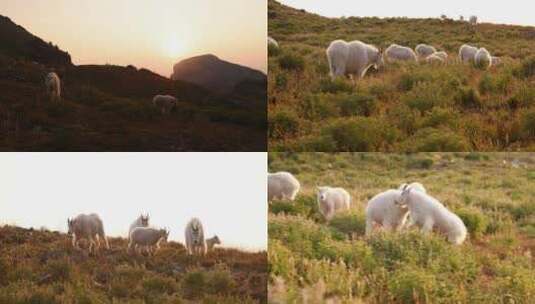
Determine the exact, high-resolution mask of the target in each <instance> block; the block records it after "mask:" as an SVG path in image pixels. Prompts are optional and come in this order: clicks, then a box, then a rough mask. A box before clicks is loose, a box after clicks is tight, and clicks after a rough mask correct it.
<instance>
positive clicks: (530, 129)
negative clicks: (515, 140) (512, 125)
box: [520, 109, 535, 138]
mask: <svg viewBox="0 0 535 304" xmlns="http://www.w3.org/2000/svg"><path fill="white" fill-rule="evenodd" d="M520 126H521V131H522V133H523V135H524V137H526V138H535V109H532V110H527V111H524V112H522V113H521V116H520Z"/></svg>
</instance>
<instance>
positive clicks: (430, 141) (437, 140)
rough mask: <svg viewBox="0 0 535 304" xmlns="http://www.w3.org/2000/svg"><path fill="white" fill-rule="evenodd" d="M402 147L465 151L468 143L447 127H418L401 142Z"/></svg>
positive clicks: (424, 149) (426, 150)
mask: <svg viewBox="0 0 535 304" xmlns="http://www.w3.org/2000/svg"><path fill="white" fill-rule="evenodd" d="M403 145H404V147H403V149H404V150H406V151H413V152H416V151H418V152H440V151H448V152H455V151H467V150H468V149H469V145H468V143H467V142H466V139H464V138H463V137H462V136H460V135H458V134H457V133H455V132H452V131H450V130H447V129H434V128H424V129H420V130H418V131H417V132H416V134H414V136H412V137H411V138H409V139H407V140H406V141H405V142H404V143H403Z"/></svg>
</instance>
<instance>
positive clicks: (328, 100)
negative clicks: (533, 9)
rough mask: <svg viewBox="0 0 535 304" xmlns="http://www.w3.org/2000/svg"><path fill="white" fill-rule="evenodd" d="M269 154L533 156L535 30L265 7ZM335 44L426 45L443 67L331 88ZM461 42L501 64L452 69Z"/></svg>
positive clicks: (381, 74)
mask: <svg viewBox="0 0 535 304" xmlns="http://www.w3.org/2000/svg"><path fill="white" fill-rule="evenodd" d="M268 16H269V20H268V26H269V30H268V32H269V35H270V36H271V37H273V38H275V39H276V40H277V41H278V42H279V45H280V48H279V49H273V48H271V49H270V52H269V75H268V121H269V149H270V151H396V152H397V151H472V150H474V151H487V150H488V151H496V150H507V151H516V150H524V151H525V150H534V149H535V28H533V27H522V26H511V25H497V24H486V23H483V24H478V25H477V26H476V27H472V26H470V25H469V24H468V23H466V22H460V21H453V20H440V19H431V18H429V19H408V18H386V19H380V18H375V17H366V18H360V17H359V18H357V17H348V18H325V17H321V16H318V15H315V14H311V13H308V12H305V11H304V10H297V9H293V8H290V7H287V6H284V5H281V4H279V3H278V2H276V1H273V0H269V2H268ZM335 39H344V40H347V41H351V40H361V41H364V42H366V43H370V44H374V45H376V46H377V47H379V48H383V49H384V48H386V47H387V46H388V45H390V44H391V43H398V44H401V45H407V46H410V47H412V48H414V47H415V46H416V45H417V44H419V43H429V44H432V45H434V46H436V47H437V48H438V49H439V50H445V51H446V52H448V54H449V57H450V59H451V61H450V62H449V63H448V64H447V65H446V66H430V65H428V64H423V63H422V64H391V65H387V66H386V67H385V68H384V69H382V70H379V71H374V70H373V69H371V70H370V71H369V73H368V74H367V76H366V77H365V78H364V79H363V80H362V81H359V82H358V84H357V85H356V86H353V85H352V84H351V81H349V80H344V79H339V80H337V81H334V82H333V81H331V80H330V77H329V75H328V74H329V67H328V62H327V58H326V55H325V49H326V48H327V46H328V45H329V43H330V42H331V41H333V40H335ZM463 43H470V44H473V45H477V46H480V47H486V48H487V49H488V50H489V51H490V52H491V53H492V54H493V55H495V56H501V57H503V59H504V64H503V65H501V66H498V67H495V68H492V69H490V70H488V71H484V70H480V69H477V68H475V67H472V66H468V65H463V64H459V63H456V62H455V60H454V59H455V58H456V57H457V53H458V49H459V47H460V46H461V45H462V44H463Z"/></svg>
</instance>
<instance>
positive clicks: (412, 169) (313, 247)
mask: <svg viewBox="0 0 535 304" xmlns="http://www.w3.org/2000/svg"><path fill="white" fill-rule="evenodd" d="M280 170H286V171H290V172H292V173H294V174H295V176H296V177H297V179H298V180H299V181H300V183H301V192H300V193H299V194H298V196H297V198H296V201H295V202H293V203H292V202H288V201H279V202H272V203H271V204H270V207H269V217H268V218H269V223H268V227H269V250H268V261H269V276H270V279H269V287H268V294H269V301H270V302H272V303H293V302H297V303H300V302H306V303H324V302H325V303H326V302H327V301H331V302H330V303H517V304H519V303H523V304H528V303H533V299H534V298H535V259H534V256H533V254H534V253H535V200H534V197H535V188H534V187H533V184H534V182H535V155H534V154H526V153H509V154H505V153H417V154H408V155H406V154H382V153H337V154H325V153H290V152H285V153H283V152H278V153H270V154H269V171H270V172H275V171H280ZM414 181H418V182H421V183H423V185H424V186H425V187H426V188H427V191H428V193H429V194H430V195H432V196H434V197H436V198H437V199H439V200H440V201H441V202H442V203H443V204H444V205H445V206H446V207H447V208H449V209H450V210H452V211H453V212H455V213H457V214H458V215H459V216H460V217H461V218H462V220H463V221H464V223H465V225H466V226H467V229H468V232H469V237H468V238H467V240H466V241H465V243H463V244H462V245H460V246H454V245H451V244H450V243H448V242H447V241H446V239H445V238H444V237H443V236H441V235H438V234H431V235H429V236H424V235H423V234H421V233H420V232H419V231H417V230H416V229H409V230H407V231H404V232H402V233H384V232H381V231H377V233H375V234H374V235H373V236H371V237H369V238H367V237H365V236H364V230H365V207H366V204H367V202H368V200H369V199H370V198H372V197H373V196H374V195H376V194H377V193H380V192H382V191H385V190H387V189H391V188H397V187H399V185H400V184H401V183H405V182H414ZM315 185H320V186H321V185H330V186H340V187H344V188H345V189H346V190H348V191H349V193H350V194H351V196H352V206H351V209H350V210H349V211H346V212H343V213H340V214H338V215H336V216H335V217H334V219H333V220H331V221H330V222H329V223H326V222H325V221H324V220H323V218H322V217H321V216H320V214H319V212H318V208H317V203H316V194H315Z"/></svg>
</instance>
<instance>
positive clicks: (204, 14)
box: [0, 0, 267, 77]
mask: <svg viewBox="0 0 535 304" xmlns="http://www.w3.org/2000/svg"><path fill="white" fill-rule="evenodd" d="M0 15H5V16H8V17H9V18H11V20H13V21H14V22H15V23H17V24H19V25H21V26H23V27H24V28H26V29H27V30H28V31H29V32H31V33H33V34H34V35H37V36H38V37H40V38H42V39H43V40H45V41H47V42H48V41H52V42H53V43H54V44H57V45H58V46H59V47H60V48H61V49H63V50H66V51H68V52H69V54H71V57H72V59H73V62H74V63H75V64H91V63H94V64H105V63H110V64H117V65H128V64H133V65H135V66H137V67H138V68H139V67H145V68H148V69H150V70H152V71H154V72H157V73H159V74H161V75H163V76H166V77H169V76H170V74H171V72H172V67H173V64H174V63H176V62H177V61H179V59H184V58H186V57H191V56H194V55H201V54H205V53H213V54H215V55H217V56H219V57H220V58H222V59H225V60H228V61H231V62H235V63H239V64H242V65H246V66H250V67H253V68H256V69H260V70H262V71H264V72H265V71H266V69H267V51H266V49H267V48H266V35H267V34H266V33H267V17H266V16H267V4H266V0H225V1H221V0H195V1H192V0H151V1H146V0H113V1H110V0H91V1H85V0H32V1H22V0H1V1H0Z"/></svg>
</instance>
